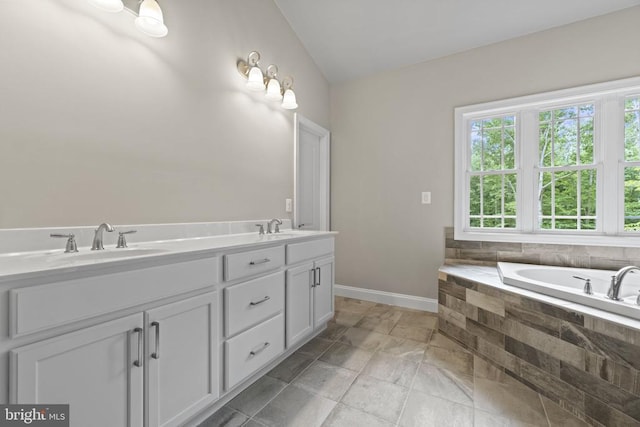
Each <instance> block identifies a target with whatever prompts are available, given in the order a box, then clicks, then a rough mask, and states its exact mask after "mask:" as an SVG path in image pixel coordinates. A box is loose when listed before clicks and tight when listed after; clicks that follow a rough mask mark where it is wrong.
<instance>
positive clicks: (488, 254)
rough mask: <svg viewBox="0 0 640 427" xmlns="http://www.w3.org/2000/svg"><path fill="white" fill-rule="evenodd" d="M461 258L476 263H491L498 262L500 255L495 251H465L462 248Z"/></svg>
mask: <svg viewBox="0 0 640 427" xmlns="http://www.w3.org/2000/svg"><path fill="white" fill-rule="evenodd" d="M459 251H460V258H462V259H473V260H476V261H490V262H497V261H498V254H497V251H495V250H486V249H465V248H460V249H459Z"/></svg>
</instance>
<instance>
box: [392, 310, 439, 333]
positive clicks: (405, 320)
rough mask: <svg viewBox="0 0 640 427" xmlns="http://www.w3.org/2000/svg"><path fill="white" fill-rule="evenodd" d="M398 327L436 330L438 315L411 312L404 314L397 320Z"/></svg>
mask: <svg viewBox="0 0 640 427" xmlns="http://www.w3.org/2000/svg"><path fill="white" fill-rule="evenodd" d="M398 325H403V326H417V327H420V328H427V329H438V314H437V313H426V312H413V311H411V312H404V313H402V316H401V317H400V319H399V320H398Z"/></svg>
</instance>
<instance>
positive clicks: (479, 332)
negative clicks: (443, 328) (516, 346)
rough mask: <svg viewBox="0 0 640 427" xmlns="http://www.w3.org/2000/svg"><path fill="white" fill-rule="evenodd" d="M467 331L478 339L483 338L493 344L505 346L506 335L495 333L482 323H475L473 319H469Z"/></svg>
mask: <svg viewBox="0 0 640 427" xmlns="http://www.w3.org/2000/svg"><path fill="white" fill-rule="evenodd" d="M466 325H467V331H468V332H469V333H470V334H473V335H475V336H477V337H481V338H483V339H485V340H487V341H489V342H490V343H492V344H495V345H498V346H503V345H504V339H505V338H504V334H502V333H501V332H498V331H494V330H493V329H491V328H488V327H486V326H484V325H483V324H481V323H478V322H475V321H473V320H472V319H467V322H466Z"/></svg>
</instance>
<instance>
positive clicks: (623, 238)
mask: <svg viewBox="0 0 640 427" xmlns="http://www.w3.org/2000/svg"><path fill="white" fill-rule="evenodd" d="M454 238H455V239H456V240H469V241H485V242H517V243H539V244H556V245H590V246H617V247H640V235H638V236H634V235H616V236H611V235H605V234H602V233H593V234H590V235H584V234H575V233H572V232H570V231H568V232H566V233H553V234H551V233H523V232H508V231H505V232H492V231H470V230H461V229H458V228H456V229H455V230H454Z"/></svg>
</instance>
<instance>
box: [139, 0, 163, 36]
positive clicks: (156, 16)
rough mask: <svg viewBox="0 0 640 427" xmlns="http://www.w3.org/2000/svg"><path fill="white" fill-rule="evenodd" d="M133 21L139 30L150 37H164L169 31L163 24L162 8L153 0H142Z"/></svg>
mask: <svg viewBox="0 0 640 427" xmlns="http://www.w3.org/2000/svg"><path fill="white" fill-rule="evenodd" d="M135 23H136V27H138V29H139V30H140V31H142V32H143V33H145V34H146V35H148V36H151V37H164V36H166V35H167V34H168V33H169V29H168V28H167V27H166V25H164V17H163V16H162V9H160V5H159V4H158V2H156V1H155V0H144V1H143V2H142V4H141V5H140V12H139V13H138V17H137V18H136V21H135Z"/></svg>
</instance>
